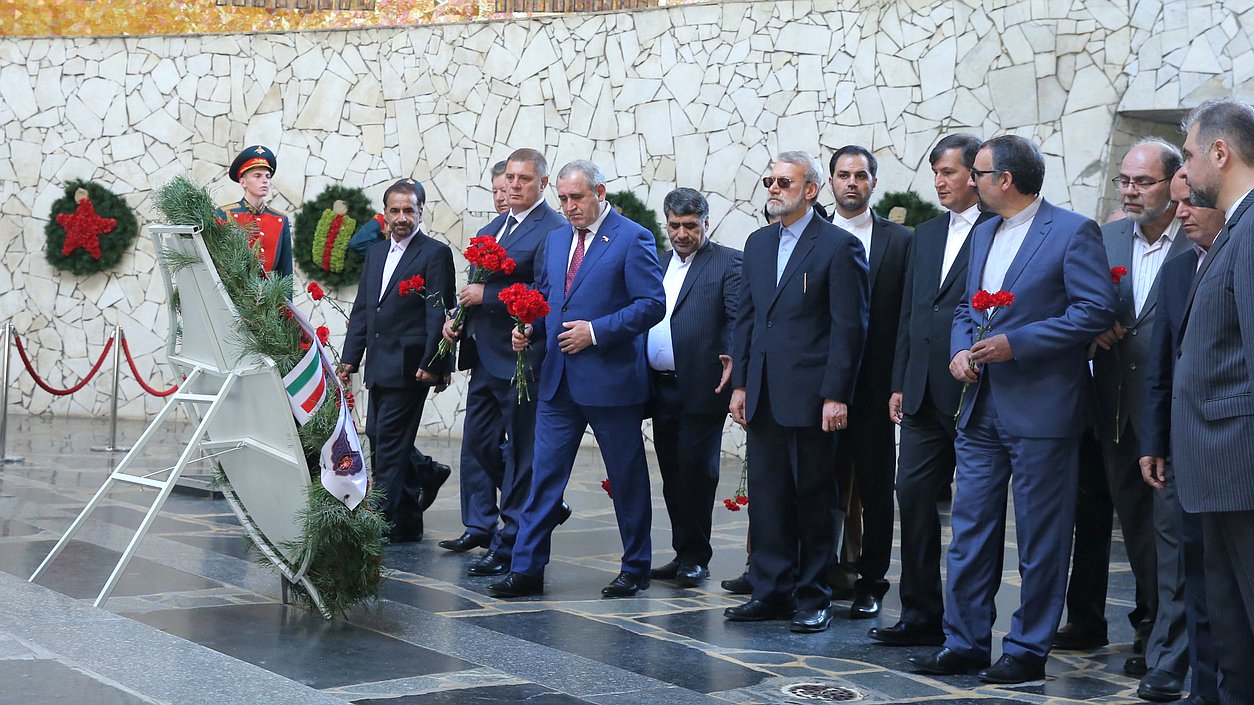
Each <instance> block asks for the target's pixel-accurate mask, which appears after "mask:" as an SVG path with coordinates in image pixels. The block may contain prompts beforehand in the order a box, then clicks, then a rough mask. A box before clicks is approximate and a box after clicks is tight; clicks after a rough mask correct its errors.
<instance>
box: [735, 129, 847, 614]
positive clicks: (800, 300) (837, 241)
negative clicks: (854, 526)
mask: <svg viewBox="0 0 1254 705" xmlns="http://www.w3.org/2000/svg"><path fill="white" fill-rule="evenodd" d="M824 181H825V179H824V178H823V172H822V167H821V166H820V165H819V163H818V160H817V159H815V158H814V157H813V156H811V155H809V154H807V153H805V152H783V153H781V154H780V155H779V156H778V157H776V159H775V163H774V165H772V167H771V175H770V176H768V177H766V178H764V179H763V180H762V185H763V186H764V187H765V188H766V189H767V193H768V194H769V197H768V200H767V204H766V205H767V209H768V212H769V213H770V214H771V215H772V216H777V217H779V218H780V221H779V223H777V224H774V225H768V226H766V227H764V228H761V229H759V230H756V231H754V232H753V233H752V234H751V235H749V239H748V240H746V241H745V252H744V264H743V266H742V270H741V279H740V304H739V309H740V310H739V313H738V314H737V317H736V327H735V330H734V335H733V348H732V397H731V403H730V407H729V410H730V411H731V415H732V420H733V421H735V422H736V423H738V424H740V425H741V426H742V427H744V428H745V429H746V431H747V432H748V447H747V450H748V461H749V496H750V497H752V505H751V507H752V508H751V509H750V511H751V512H752V513H753V520H752V521H750V522H749V537H750V541H751V543H752V544H753V551H752V553H750V555H749V581H750V583H752V585H753V599H751V600H749V601H748V602H746V603H744V604H742V605H737V606H735V607H728V608H727V610H726V611H725V612H724V613H723V614H724V616H725V617H726V618H727V619H728V620H729V621H733V622H756V621H765V620H775V619H778V620H791V624H790V625H789V629H791V630H792V631H794V632H801V633H811V632H821V631H824V630H825V629H827V628H828V626H829V625H830V624H831V621H832V609H831V597H832V591H831V588H830V587H829V586H828V584H827V580H826V577H827V567H828V565H830V564H831V561H832V557H833V556H834V555H835V548H836V506H837V501H836V500H837V499H838V498H839V494H840V492H839V489H838V488H837V484H836V474H835V473H834V472H833V471H832V463H833V460H834V458H835V457H836V443H837V432H838V431H841V430H843V429H844V428H845V427H846V425H847V424H848V420H849V400H850V399H851V398H852V397H853V390H854V385H855V382H856V380H857V377H858V362H859V359H860V357H861V355H862V344H863V341H864V340H865V339H866V327H867V316H868V310H869V303H868V301H869V293H868V287H867V262H866V254H865V251H864V250H863V248H862V243H861V242H859V241H858V239H857V238H856V237H854V236H853V235H852V234H851V233H849V232H848V231H845V230H842V229H840V228H838V227H836V226H835V225H832V224H831V223H828V222H827V221H825V220H823V219H822V218H818V217H815V214H814V210H813V208H812V205H813V203H814V201H815V199H817V198H818V195H819V192H820V191H821V190H822V188H823V182H824Z"/></svg>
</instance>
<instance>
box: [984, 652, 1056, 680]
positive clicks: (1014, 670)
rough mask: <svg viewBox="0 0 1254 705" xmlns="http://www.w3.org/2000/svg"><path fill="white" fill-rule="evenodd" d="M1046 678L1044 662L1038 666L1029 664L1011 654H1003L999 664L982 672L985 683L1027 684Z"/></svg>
mask: <svg viewBox="0 0 1254 705" xmlns="http://www.w3.org/2000/svg"><path fill="white" fill-rule="evenodd" d="M1044 678H1045V662H1044V661H1042V662H1040V663H1036V664H1033V663H1028V662H1027V661H1026V660H1024V659H1020V658H1015V657H1014V656H1011V655H1010V654H1002V657H1001V658H999V659H997V663H995V664H993V665H992V666H989V667H988V668H986V669H984V670H983V671H980V680H981V681H983V682H985V683H1004V684H1010V683H1027V682H1028V681H1039V680H1042V679H1044Z"/></svg>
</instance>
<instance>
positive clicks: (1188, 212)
mask: <svg viewBox="0 0 1254 705" xmlns="http://www.w3.org/2000/svg"><path fill="white" fill-rule="evenodd" d="M1183 176H1184V175H1183V174H1181V173H1179V172H1177V174H1176V176H1175V178H1173V179H1172V180H1171V200H1173V201H1176V203H1177V204H1179V205H1178V206H1177V207H1176V219H1177V220H1179V221H1180V230H1181V232H1183V233H1184V234H1185V236H1187V237H1188V239H1189V240H1190V241H1191V242H1192V245H1193V246H1192V247H1191V248H1189V249H1187V250H1185V251H1184V252H1182V253H1180V254H1179V255H1176V256H1175V257H1173V258H1171V259H1170V260H1168V261H1167V263H1166V264H1164V265H1163V267H1162V269H1161V270H1160V271H1159V274H1158V306H1157V308H1156V312H1155V314H1154V315H1155V316H1157V317H1158V320H1157V321H1156V322H1155V324H1154V338H1153V343H1152V345H1151V346H1150V350H1149V355H1148V357H1147V360H1146V363H1145V364H1146V368H1147V369H1146V372H1145V382H1146V385H1145V410H1144V414H1143V418H1144V420H1145V421H1144V424H1143V426H1142V428H1143V433H1142V434H1141V437H1140V438H1141V458H1140V465H1141V476H1142V478H1143V479H1144V480H1145V482H1146V483H1148V484H1149V486H1150V487H1152V488H1154V489H1155V490H1157V492H1158V493H1159V494H1163V495H1165V496H1167V497H1168V498H1169V501H1170V502H1171V504H1172V505H1173V508H1174V510H1175V511H1174V513H1173V514H1172V516H1171V517H1170V519H1171V521H1172V522H1173V529H1174V530H1173V531H1170V532H1167V533H1166V537H1167V539H1174V541H1167V542H1162V543H1159V544H1158V550H1159V554H1158V562H1159V567H1158V569H1159V572H1160V573H1161V572H1163V571H1167V570H1174V571H1177V572H1180V573H1183V575H1184V594H1183V595H1176V596H1175V598H1176V599H1178V600H1181V601H1182V602H1183V603H1184V621H1185V623H1186V625H1187V633H1188V644H1189V666H1190V667H1191V668H1192V669H1193V679H1192V694H1191V698H1190V701H1189V702H1190V703H1195V704H1196V705H1212V704H1217V703H1218V702H1219V664H1218V656H1217V655H1216V654H1215V643H1214V638H1213V637H1212V635H1211V627H1210V617H1209V615H1208V614H1207V609H1206V569H1205V562H1204V556H1205V549H1204V541H1205V540H1204V538H1203V531H1202V521H1201V518H1200V517H1199V516H1198V515H1197V514H1190V513H1188V512H1186V511H1184V508H1183V507H1181V506H1180V497H1179V495H1178V493H1177V492H1176V479H1175V478H1176V473H1177V472H1179V470H1178V466H1176V465H1175V464H1174V463H1172V462H1171V461H1170V460H1169V459H1170V458H1171V448H1170V440H1171V380H1172V376H1173V374H1174V371H1175V362H1176V354H1177V353H1178V352H1179V351H1178V341H1179V332H1180V324H1181V322H1182V321H1183V320H1184V307H1185V304H1186V303H1187V302H1188V298H1189V287H1190V285H1191V284H1192V282H1193V277H1194V275H1195V274H1197V267H1198V264H1200V259H1199V258H1201V257H1205V255H1206V252H1207V251H1208V250H1209V249H1210V247H1211V245H1212V244H1213V243H1214V242H1215V238H1216V237H1217V236H1218V235H1219V232H1220V231H1221V230H1222V229H1223V227H1224V213H1223V211H1221V210H1216V209H1214V208H1199V207H1197V206H1195V205H1193V203H1192V202H1191V201H1190V199H1189V186H1188V184H1187V183H1186V182H1185V180H1184V178H1183ZM1164 606H1165V603H1163V604H1160V605H1159V619H1158V621H1157V622H1155V624H1154V630H1155V632H1157V631H1159V630H1166V631H1168V632H1169V633H1173V634H1174V633H1178V632H1179V631H1181V628H1180V624H1179V623H1178V620H1177V621H1176V622H1175V623H1171V622H1168V621H1167V620H1164V619H1163V616H1164V614H1165V613H1166V612H1167V610H1165V609H1164ZM1152 639H1153V635H1151V640H1152ZM1183 676H1184V673H1183V671H1181V672H1180V673H1179V674H1177V673H1171V672H1164V671H1158V672H1156V671H1150V672H1149V673H1147V674H1145V677H1144V678H1142V679H1141V684H1140V686H1139V687H1138V688H1137V692H1138V694H1140V695H1141V697H1143V698H1146V699H1152V700H1163V701H1166V700H1175V699H1177V698H1178V697H1179V696H1180V692H1181V688H1182V687H1183V680H1184V678H1183Z"/></svg>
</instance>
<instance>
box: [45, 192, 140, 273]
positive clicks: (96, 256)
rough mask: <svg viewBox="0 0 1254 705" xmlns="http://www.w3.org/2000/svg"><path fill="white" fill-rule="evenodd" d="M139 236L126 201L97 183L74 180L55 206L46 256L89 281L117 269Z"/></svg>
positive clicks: (47, 236) (49, 222)
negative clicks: (89, 277)
mask: <svg viewBox="0 0 1254 705" xmlns="http://www.w3.org/2000/svg"><path fill="white" fill-rule="evenodd" d="M138 234H139V224H138V223H137V222H136V220H135V214H134V213H132V212H131V209H130V207H129V206H127V205H126V201H124V200H122V199H121V198H119V197H118V196H117V195H116V194H114V193H113V192H112V191H110V190H109V189H107V188H105V187H104V186H101V185H100V184H98V183H96V182H95V181H83V180H75V181H71V182H70V183H69V184H67V185H66V187H65V195H64V196H62V197H61V198H58V199H57V200H56V202H54V203H53V204H52V211H51V213H49V215H48V225H47V226H45V227H44V235H45V236H46V238H47V242H46V244H45V245H44V255H45V256H46V257H47V258H48V263H49V264H51V265H52V266H53V267H55V268H56V269H60V270H62V271H65V272H69V273H71V274H74V275H77V276H80V277H86V276H90V275H92V274H96V273H98V272H106V271H109V270H111V269H113V268H114V267H116V266H117V265H118V262H120V261H122V255H124V254H126V253H127V252H128V251H129V250H130V249H131V248H132V247H134V246H135V237H136V236H137V235H138Z"/></svg>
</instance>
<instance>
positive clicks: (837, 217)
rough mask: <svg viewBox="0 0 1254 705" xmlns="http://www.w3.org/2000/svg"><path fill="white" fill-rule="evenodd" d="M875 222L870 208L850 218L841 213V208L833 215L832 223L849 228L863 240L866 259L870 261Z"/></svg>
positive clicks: (855, 235)
mask: <svg viewBox="0 0 1254 705" xmlns="http://www.w3.org/2000/svg"><path fill="white" fill-rule="evenodd" d="M874 224H875V220H874V218H872V217H871V209H870V208H867V209H866V210H864V211H862V212H861V213H859V214H857V215H855V216H854V217H852V218H850V219H848V220H846V219H845V218H844V216H842V215H841V214H840V211H839V210H838V211H836V213H835V214H834V215H833V216H832V225H835V226H836V227H838V228H844V229H845V230H848V231H849V232H851V233H853V236H854V237H856V238H858V240H860V241H861V242H862V249H863V250H866V261H868V262H870V261H871V226H873V225H874Z"/></svg>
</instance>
